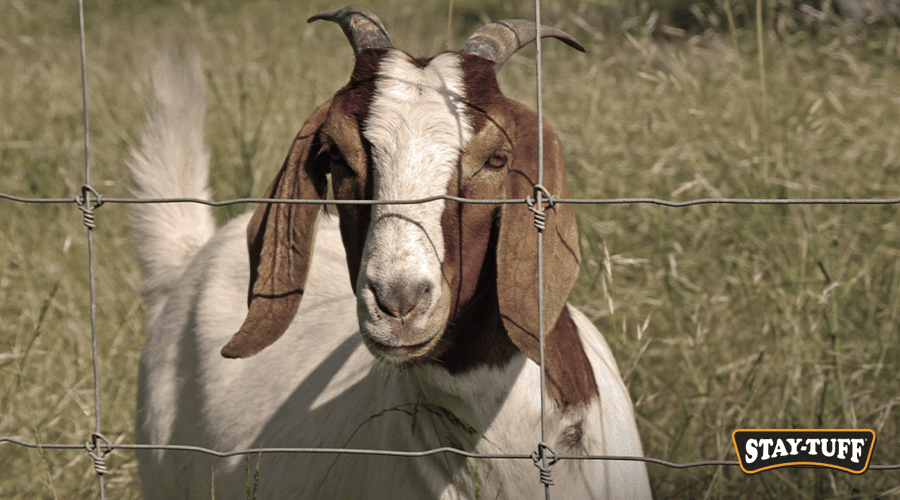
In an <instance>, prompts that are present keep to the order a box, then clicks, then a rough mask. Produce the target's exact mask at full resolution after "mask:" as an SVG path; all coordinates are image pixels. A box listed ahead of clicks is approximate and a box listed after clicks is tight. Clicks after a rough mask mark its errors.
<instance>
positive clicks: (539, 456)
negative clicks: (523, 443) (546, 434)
mask: <svg viewBox="0 0 900 500" xmlns="http://www.w3.org/2000/svg"><path fill="white" fill-rule="evenodd" d="M544 453H547V465H546V466H544ZM531 460H533V461H534V466H535V467H537V468H538V470H539V471H541V482H542V483H543V484H544V485H546V486H553V476H552V475H551V474H550V468H551V467H553V465H554V464H556V462H558V461H559V458H557V457H556V452H555V451H553V448H550V447H549V446H547V445H546V444H545V443H539V444H538V449H537V451H533V452H531Z"/></svg>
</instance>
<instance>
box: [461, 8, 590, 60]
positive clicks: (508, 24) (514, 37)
mask: <svg viewBox="0 0 900 500" xmlns="http://www.w3.org/2000/svg"><path fill="white" fill-rule="evenodd" d="M535 26H536V25H535V24H534V23H533V22H531V21H525V20H523V19H507V20H503V21H497V22H493V23H490V24H486V25H484V26H482V27H481V28H479V29H478V31H476V32H475V33H473V34H472V36H470V37H469V39H468V40H466V43H465V44H464V45H463V46H462V49H460V51H461V52H465V53H467V54H474V55H476V56H481V57H483V58H485V59H490V60H491V61H494V71H500V67H501V66H503V63H505V62H506V60H507V59H509V57H510V56H511V55H513V54H515V53H516V51H518V50H519V49H521V48H522V47H524V46H526V45H528V44H529V43H531V42H533V41H534V39H535V38H536V33H535V29H534V27H535ZM546 37H553V38H556V39H558V40H562V41H563V42H565V44H566V45H568V46H570V47H572V48H574V49H577V50H579V51H581V52H584V47H582V46H581V44H580V43H578V41H577V40H575V38H573V37H572V35H570V34H568V33H566V32H565V31H562V30H558V29H556V28H551V27H549V26H541V38H546Z"/></svg>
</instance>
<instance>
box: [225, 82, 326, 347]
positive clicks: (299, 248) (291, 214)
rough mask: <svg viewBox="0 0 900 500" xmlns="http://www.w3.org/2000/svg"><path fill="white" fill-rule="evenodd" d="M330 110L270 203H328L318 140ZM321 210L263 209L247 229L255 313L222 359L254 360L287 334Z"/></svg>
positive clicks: (310, 125)
mask: <svg viewBox="0 0 900 500" xmlns="http://www.w3.org/2000/svg"><path fill="white" fill-rule="evenodd" d="M330 107H331V101H330V100H329V101H328V102H326V103H325V104H323V105H321V106H319V107H318V108H316V110H315V111H313V113H312V115H310V117H309V118H307V120H306V123H304V124H303V127H302V128H301V129H300V133H299V134H297V137H296V138H295V139H294V143H293V144H292V145H291V150H290V152H289V153H288V156H287V158H286V159H285V160H284V166H282V167H281V171H279V172H278V175H277V176H276V177H275V180H274V181H272V184H271V185H270V186H269V189H268V190H266V194H265V197H266V198H275V199H279V200H290V199H293V200H321V199H324V198H325V189H326V187H327V180H326V177H325V165H324V164H322V160H320V159H319V158H318V154H317V153H318V150H319V148H318V145H317V143H316V136H317V135H318V131H319V128H321V126H322V123H324V122H325V118H326V116H327V115H328V110H329V108H330ZM321 210H322V205H320V204H284V203H263V204H260V206H259V207H258V208H257V209H256V212H255V213H254V214H253V217H252V218H251V219H250V224H249V225H248V226H247V246H248V248H249V250H250V287H249V296H248V305H249V308H250V309H249V311H248V312H247V318H246V319H245V320H244V324H243V326H241V329H240V330H238V332H237V333H236V334H234V336H233V337H232V338H231V340H230V341H229V342H228V344H226V345H225V347H223V348H222V356H224V357H226V358H246V357H249V356H253V355H254V354H256V353H258V352H259V351H261V350H263V349H265V348H266V347H268V346H269V345H271V344H272V343H273V342H275V341H276V340H278V339H279V338H280V337H281V336H282V335H283V334H284V332H285V330H287V327H288V326H289V325H290V324H291V321H293V319H294V316H295V315H296V314H297V308H298V307H299V306H300V299H301V298H303V290H304V287H305V286H306V276H307V274H308V273H309V264H310V259H311V258H312V251H313V242H314V240H315V233H316V221H317V219H318V214H319V212H320V211H321Z"/></svg>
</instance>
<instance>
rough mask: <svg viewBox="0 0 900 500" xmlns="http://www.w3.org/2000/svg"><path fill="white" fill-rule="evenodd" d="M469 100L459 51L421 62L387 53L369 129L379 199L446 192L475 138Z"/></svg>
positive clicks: (367, 129) (399, 52) (400, 53)
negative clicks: (468, 146) (468, 110)
mask: <svg viewBox="0 0 900 500" xmlns="http://www.w3.org/2000/svg"><path fill="white" fill-rule="evenodd" d="M465 101H466V95H465V84H464V78H463V70H462V68H461V67H460V58H459V56H458V55H456V54H452V53H445V54H441V55H439V56H437V57H435V58H434V59H432V60H431V61H429V62H428V63H427V64H425V65H420V64H417V63H416V62H414V61H412V60H411V59H410V58H409V56H408V55H407V54H405V53H403V52H401V51H398V50H392V51H388V52H387V53H386V54H385V56H384V58H383V59H382V60H381V62H380V64H379V70H378V74H377V77H376V83H375V95H374V97H373V99H372V102H371V104H370V107H369V113H368V116H367V118H366V122H365V127H364V130H363V135H364V136H365V138H366V140H368V141H369V143H370V144H371V145H372V149H371V151H372V160H373V166H374V170H375V171H374V174H375V175H374V184H375V186H374V187H375V196H376V198H378V199H404V198H406V199H408V198H419V197H426V196H431V195H434V194H440V193H442V192H444V191H446V187H447V183H448V182H449V180H450V177H451V175H452V173H453V169H454V168H455V167H456V165H457V161H458V159H459V155H460V152H461V151H462V150H464V149H465V148H466V146H467V145H468V144H469V141H471V139H472V136H473V132H472V125H471V123H470V121H469V118H468V117H467V115H466V112H465V111H466V109H465V108H466V105H465Z"/></svg>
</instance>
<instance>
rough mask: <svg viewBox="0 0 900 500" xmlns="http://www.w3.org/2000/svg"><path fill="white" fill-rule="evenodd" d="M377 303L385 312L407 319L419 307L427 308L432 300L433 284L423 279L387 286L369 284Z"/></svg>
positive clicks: (420, 308) (421, 308)
mask: <svg viewBox="0 0 900 500" xmlns="http://www.w3.org/2000/svg"><path fill="white" fill-rule="evenodd" d="M369 287H370V288H371V290H372V292H373V295H374V296H375V303H376V304H378V308H379V309H381V310H382V311H383V312H384V313H385V314H387V315H389V316H392V317H395V318H399V319H405V318H407V317H408V316H410V315H411V314H412V313H413V312H415V311H416V310H417V309H419V310H420V311H421V310H425V309H426V308H427V307H428V304H429V303H430V302H431V300H430V299H431V284H430V283H427V282H424V281H421V282H413V283H393V284H391V285H388V286H386V287H383V288H382V287H378V286H373V285H369Z"/></svg>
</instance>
